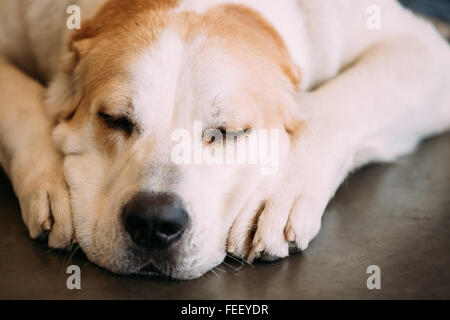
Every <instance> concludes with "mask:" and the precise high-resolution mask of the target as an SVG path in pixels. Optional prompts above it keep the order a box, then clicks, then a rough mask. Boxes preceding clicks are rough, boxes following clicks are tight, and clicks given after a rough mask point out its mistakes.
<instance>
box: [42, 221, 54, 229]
mask: <svg viewBox="0 0 450 320" xmlns="http://www.w3.org/2000/svg"><path fill="white" fill-rule="evenodd" d="M52 224H53V219H52V218H47V219H45V220H44V222H42V225H41V227H42V230H44V231H50V230H51V229H52Z"/></svg>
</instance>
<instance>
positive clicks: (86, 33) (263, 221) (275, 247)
mask: <svg viewBox="0 0 450 320" xmlns="http://www.w3.org/2000/svg"><path fill="white" fill-rule="evenodd" d="M72 4H76V5H79V6H80V8H81V14H82V18H83V20H84V21H83V24H82V27H81V29H80V30H78V31H75V32H72V31H70V30H68V29H67V28H66V19H67V17H68V15H67V13H66V9H67V7H68V6H69V5H72ZM372 4H376V6H377V7H375V9H376V10H378V9H379V13H380V16H379V17H380V18H381V20H380V23H381V24H380V27H381V28H380V29H375V30H372V29H371V28H368V26H367V19H368V18H370V17H369V16H368V14H367V13H368V11H367V10H368V9H370V8H372V9H373V8H374V7H373V6H372V7H371V5H372ZM369 12H370V10H369ZM0 55H1V58H0V59H1V60H0V160H1V165H2V167H3V168H4V170H5V171H6V173H7V174H8V176H9V177H10V179H11V181H12V184H13V187H14V190H15V192H16V194H17V196H18V198H19V201H20V206H21V210H22V215H23V219H24V221H25V224H26V225H27V227H28V229H29V232H30V235H31V237H32V238H39V237H40V236H41V235H42V234H45V233H48V237H49V238H48V244H49V246H51V247H56V248H63V247H66V246H68V245H69V244H70V243H71V241H76V242H78V243H79V244H80V246H81V247H82V249H83V250H84V252H85V253H86V254H87V256H88V258H89V259H90V260H91V261H93V262H95V263H97V264H98V265H100V266H102V267H104V268H107V269H109V270H111V271H113V272H117V273H154V272H156V273H162V274H164V275H167V276H170V277H173V278H178V279H190V278H195V277H198V276H201V275H202V274H204V273H205V272H207V271H208V270H210V269H211V268H213V267H214V266H216V265H218V264H220V263H221V262H222V260H223V259H224V257H225V255H226V252H227V251H228V252H229V253H233V254H235V255H238V256H242V257H247V258H248V259H250V260H252V259H253V258H255V257H261V258H265V259H275V258H281V257H286V256H287V255H288V254H289V246H290V244H291V247H292V244H295V247H296V248H297V249H299V250H304V249H306V247H307V246H308V243H309V242H310V241H311V240H312V239H313V238H314V237H315V236H316V234H317V233H318V231H319V229H320V225H321V216H322V213H323V212H324V210H325V207H326V205H327V203H328V201H329V200H330V199H331V198H332V197H333V195H334V193H335V191H336V189H337V188H338V186H339V185H340V183H341V182H342V181H343V179H344V178H345V177H346V176H347V174H348V173H349V172H350V171H351V170H353V169H355V168H357V167H360V166H362V165H364V164H366V163H368V162H371V161H389V160H393V159H395V158H396V157H398V156H400V155H402V154H404V153H406V152H410V151H412V150H413V149H414V147H415V146H416V145H417V144H418V142H419V141H420V140H421V139H422V138H424V137H426V136H428V135H432V134H437V133H440V132H443V131H444V130H446V129H448V128H450V48H449V46H448V44H447V43H446V42H445V40H443V39H442V38H441V37H440V35H439V34H438V33H437V32H436V31H435V29H434V28H433V27H432V26H431V25H430V24H428V23H427V22H425V21H423V20H422V19H419V18H417V17H415V16H414V15H413V14H412V13H410V12H409V11H407V10H405V9H403V8H402V7H401V6H400V5H399V4H397V3H396V2H395V1H393V0H377V1H366V0H282V1H274V0H240V1H232V0H214V1H211V0H178V1H177V0H136V1H131V0H79V1H69V0H64V1H63V0H58V1H57V0H34V1H27V0H1V1H0ZM19 69H22V70H23V71H25V72H26V73H27V75H25V74H24V73H22V72H21V71H19ZM31 77H35V78H38V79H41V80H42V81H43V82H44V83H45V84H46V85H47V89H45V90H44V89H43V87H42V86H41V85H40V84H39V83H37V82H36V81H35V80H32V78H31ZM44 97H45V98H44ZM44 100H45V102H44ZM44 110H45V112H44ZM197 120H199V121H202V123H204V124H205V126H207V127H208V128H215V129H217V130H220V131H221V132H222V131H232V132H237V131H239V130H241V129H251V130H255V131H256V130H257V129H261V128H265V129H278V130H279V131H280V149H279V159H280V171H279V173H278V174H277V175H273V176H263V175H261V174H260V171H259V170H258V168H257V167H255V166H251V165H229V166H220V165H177V164H174V163H173V161H171V150H172V146H173V143H174V142H173V141H172V140H171V134H172V132H173V131H174V130H176V129H178V128H185V129H186V130H190V131H192V124H193V123H194V121H197ZM53 127H54V128H53ZM247 132H249V135H251V134H252V133H251V132H253V131H247ZM247 138H249V137H248V136H246V137H244V138H243V139H239V140H237V141H234V140H233V141H229V142H228V143H234V144H239V143H244V142H245V140H246V139H247ZM195 139H198V140H199V142H200V143H203V144H204V147H205V148H209V149H214V148H216V147H217V145H218V143H217V141H214V139H211V140H209V141H206V140H205V139H204V137H201V136H195ZM66 183H67V186H66ZM69 194H70V196H69ZM374 219H376V217H374Z"/></svg>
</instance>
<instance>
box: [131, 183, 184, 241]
mask: <svg viewBox="0 0 450 320" xmlns="http://www.w3.org/2000/svg"><path fill="white" fill-rule="evenodd" d="M123 217H124V225H125V230H126V231H127V232H128V233H129V235H130V237H131V239H132V240H133V242H134V243H135V244H137V245H139V246H144V247H146V248H148V249H167V248H168V247H169V246H170V245H171V244H173V243H174V242H176V241H177V240H178V239H180V237H181V235H182V234H183V232H184V230H185V229H186V226H187V224H188V215H187V213H186V211H185V210H184V209H183V207H182V205H181V204H180V202H179V201H178V200H177V198H176V197H175V196H173V195H171V194H148V193H142V192H141V193H138V194H136V195H135V196H134V197H133V198H132V199H131V200H130V201H129V202H128V203H127V204H126V206H125V208H124V210H123Z"/></svg>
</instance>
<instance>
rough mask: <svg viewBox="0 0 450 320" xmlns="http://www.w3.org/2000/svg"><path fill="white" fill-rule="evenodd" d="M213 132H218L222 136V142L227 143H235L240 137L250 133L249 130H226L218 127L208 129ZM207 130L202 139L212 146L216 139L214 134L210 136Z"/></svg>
mask: <svg viewBox="0 0 450 320" xmlns="http://www.w3.org/2000/svg"><path fill="white" fill-rule="evenodd" d="M210 130H214V131H215V132H220V133H221V135H222V141H228V142H237V141H238V140H239V139H241V138H242V137H246V136H248V135H249V134H250V133H251V129H250V128H247V129H244V130H243V129H226V128H224V127H220V128H217V129H210ZM208 131H209V130H207V131H206V132H205V133H204V137H206V138H207V139H206V142H207V143H209V144H212V143H214V142H216V137H215V135H214V134H211V132H208Z"/></svg>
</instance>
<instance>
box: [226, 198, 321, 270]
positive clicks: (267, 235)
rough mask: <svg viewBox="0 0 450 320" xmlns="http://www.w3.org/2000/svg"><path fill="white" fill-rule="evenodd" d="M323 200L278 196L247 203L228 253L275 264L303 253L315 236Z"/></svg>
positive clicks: (319, 223)
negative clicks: (290, 256) (282, 259)
mask: <svg viewBox="0 0 450 320" xmlns="http://www.w3.org/2000/svg"><path fill="white" fill-rule="evenodd" d="M325 206H326V201H319V200H317V199H315V198H314V197H312V196H307V195H297V196H289V195H287V194H281V193H280V194H278V195H275V196H274V197H273V198H270V199H268V200H265V201H257V200H255V201H253V202H249V204H248V205H247V207H246V208H244V210H243V212H241V214H240V215H239V216H238V217H237V219H236V220H235V222H234V223H233V226H232V228H231V231H230V234H229V238H228V245H227V249H228V253H230V254H233V255H236V256H239V257H241V258H244V259H247V261H249V262H252V261H253V260H254V259H261V260H263V261H274V260H278V259H280V258H284V257H287V256H288V255H289V253H292V252H298V251H303V250H305V249H306V248H307V247H308V244H309V243H310V241H311V240H312V239H313V238H314V237H315V236H316V235H317V234H318V232H319V230H320V226H321V217H322V214H323V211H324V209H325Z"/></svg>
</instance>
